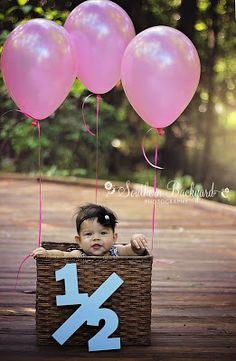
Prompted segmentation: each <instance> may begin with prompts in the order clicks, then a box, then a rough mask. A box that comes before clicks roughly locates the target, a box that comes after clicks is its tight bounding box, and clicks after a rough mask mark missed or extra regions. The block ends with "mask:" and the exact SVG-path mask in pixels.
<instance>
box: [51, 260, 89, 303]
mask: <svg viewBox="0 0 236 361" xmlns="http://www.w3.org/2000/svg"><path fill="white" fill-rule="evenodd" d="M61 280H64V283H65V294H64V295H63V296H61V295H60V296H56V302H57V306H68V305H80V304H82V303H83V302H85V301H86V300H87V299H88V294H87V293H79V286H78V278H77V268H76V263H67V264H66V265H65V266H64V267H63V268H61V269H59V270H58V271H56V281H61Z"/></svg>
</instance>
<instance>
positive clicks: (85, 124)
mask: <svg viewBox="0 0 236 361" xmlns="http://www.w3.org/2000/svg"><path fill="white" fill-rule="evenodd" d="M93 95H94V94H89V95H88V96H87V97H86V98H85V99H84V101H83V104H82V117H83V121H84V127H85V129H86V130H87V132H88V133H89V134H90V135H92V136H93V137H95V135H96V191H95V199H96V204H97V203H98V160H99V110H100V106H99V105H100V102H101V101H102V97H101V95H99V94H97V95H96V134H94V133H93V132H92V131H91V130H90V128H89V126H88V124H87V122H86V120H85V115H84V106H85V103H86V101H87V100H88V99H89V98H90V97H91V96H93Z"/></svg>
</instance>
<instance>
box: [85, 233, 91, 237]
mask: <svg viewBox="0 0 236 361" xmlns="http://www.w3.org/2000/svg"><path fill="white" fill-rule="evenodd" d="M84 235H85V236H87V237H89V236H92V233H91V232H87V233H84Z"/></svg>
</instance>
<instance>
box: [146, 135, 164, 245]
mask: <svg viewBox="0 0 236 361" xmlns="http://www.w3.org/2000/svg"><path fill="white" fill-rule="evenodd" d="M152 130H154V128H150V129H149V130H148V131H147V133H146V134H148V133H149V132H151V131H152ZM156 131H157V133H158V134H159V135H161V136H163V135H164V134H165V132H164V130H163V129H159V128H158V129H156ZM141 147H142V152H143V156H144V158H145V160H146V162H147V163H148V164H149V165H151V166H152V167H153V168H154V180H153V207H152V243H151V245H152V246H151V252H152V251H153V244H154V237H155V218H156V191H157V169H163V168H161V167H158V165H157V162H158V146H157V144H156V146H155V156H154V164H153V163H152V162H151V161H150V160H149V159H148V157H147V155H146V152H145V148H144V140H143V143H142V144H141Z"/></svg>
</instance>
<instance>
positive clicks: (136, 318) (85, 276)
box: [36, 242, 152, 345]
mask: <svg viewBox="0 0 236 361" xmlns="http://www.w3.org/2000/svg"><path fill="white" fill-rule="evenodd" d="M70 245H71V244H69V243H52V242H45V243H44V244H43V247H45V248H46V249H61V250H66V249H67V248H68V246H70ZM73 246H76V245H74V244H73ZM66 263H76V264H77V271H78V276H79V289H80V292H81V293H83V292H85V293H88V294H89V295H91V294H92V293H93V292H94V291H95V290H96V289H97V288H98V287H99V286H100V285H101V284H102V283H103V282H104V281H105V280H106V279H107V278H108V277H109V276H110V275H111V274H112V273H113V272H116V273H117V274H118V275H119V276H120V277H121V278H122V279H123V280H124V283H123V284H122V285H121V287H120V288H119V289H118V290H117V291H116V292H115V293H114V294H113V295H112V296H111V297H110V298H109V299H108V300H107V301H106V302H105V303H104V304H103V305H102V307H103V306H104V307H108V308H110V309H112V310H114V311H115V312H116V313H117V315H118V317H119V326H118V329H117V330H116V332H115V333H113V335H112V336H111V337H115V336H116V337H120V338H121V344H122V345H149V344H150V341H151V270H152V257H151V256H150V255H146V256H132V257H131V256H128V257H97V256H96V257H81V258H59V257H48V256H42V255H38V256H37V290H36V329H37V340H38V343H39V344H53V343H56V341H55V340H54V339H53V338H52V334H53V333H54V332H55V331H56V329H57V328H58V327H59V326H61V325H62V323H63V322H64V321H65V320H66V319H67V318H68V317H69V316H70V315H71V314H72V313H73V312H74V311H75V310H76V309H77V308H78V307H79V306H63V307H57V306H56V296H57V295H63V294H64V292H65V289H64V282H63V281H60V282H56V280H55V271H56V270H58V269H60V268H62V267H63V266H64V265H65V264H66ZM102 323H103V321H101V322H100V324H99V326H98V327H95V326H87V325H86V324H84V325H83V326H82V327H80V328H79V330H77V331H76V332H75V333H74V335H73V336H71V338H70V339H69V340H68V341H67V342H66V343H65V345H66V344H68V345H75V344H77V345H85V344H87V342H88V340H89V339H90V338H91V337H92V336H93V335H95V334H96V333H97V332H98V330H100V329H101V326H102Z"/></svg>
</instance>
